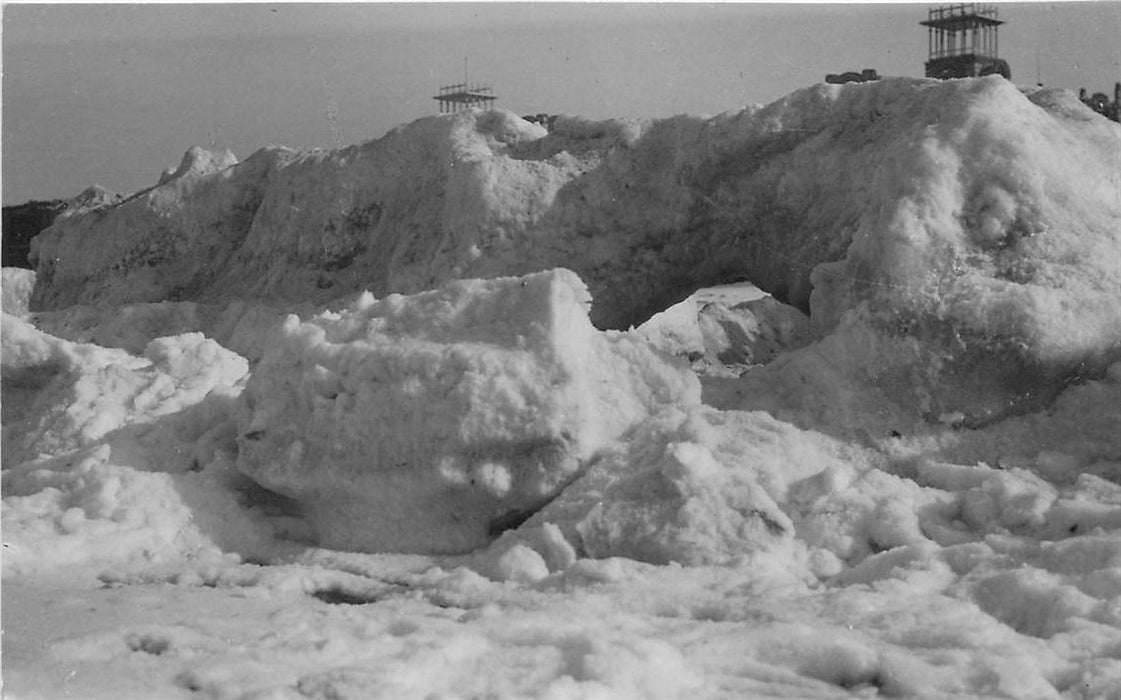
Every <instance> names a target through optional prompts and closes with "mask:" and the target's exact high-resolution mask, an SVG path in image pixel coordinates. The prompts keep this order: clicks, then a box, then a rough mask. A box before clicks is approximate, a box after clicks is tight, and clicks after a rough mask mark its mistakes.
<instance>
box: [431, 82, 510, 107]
mask: <svg viewBox="0 0 1121 700" xmlns="http://www.w3.org/2000/svg"><path fill="white" fill-rule="evenodd" d="M432 99H434V100H437V101H439V103H440V114H448V113H450V112H458V111H460V110H462V109H470V108H471V107H482V108H484V109H489V108H490V107H491V105H493V104H494V101H495V100H497V99H498V97H497V96H496V95H495V94H494V88H492V87H491V86H490V85H468V84H467V83H457V84H455V85H445V86H443V87H441V88H440V94H439V95H434V96H433V97H432Z"/></svg>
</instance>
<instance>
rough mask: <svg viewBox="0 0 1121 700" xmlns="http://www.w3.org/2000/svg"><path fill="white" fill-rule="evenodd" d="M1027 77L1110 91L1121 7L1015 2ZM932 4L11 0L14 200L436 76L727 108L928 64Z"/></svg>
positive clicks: (246, 145) (380, 99) (519, 89)
mask: <svg viewBox="0 0 1121 700" xmlns="http://www.w3.org/2000/svg"><path fill="white" fill-rule="evenodd" d="M999 8H1000V16H1001V19H1003V20H1005V21H1006V22H1007V24H1006V25H1005V26H1004V27H1003V28H1002V30H1001V36H1000V48H1001V56H1002V57H1003V58H1006V59H1007V60H1008V61H1009V62H1010V63H1011V65H1012V72H1013V78H1014V80H1016V81H1017V82H1022V83H1035V82H1036V81H1037V65H1038V78H1039V79H1040V80H1042V81H1043V82H1044V83H1045V84H1048V85H1056V86H1062V87H1068V88H1070V89H1072V90H1077V89H1078V88H1079V87H1080V86H1085V87H1087V88H1089V89H1090V91H1091V92H1095V91H1102V92H1107V93H1109V94H1110V95H1111V96H1112V91H1113V83H1114V82H1115V81H1117V80H1119V79H1121V42H1119V41H1118V40H1117V37H1118V36H1121V2H1117V1H1116V0H1103V1H1100V2H1089V3H1066V2H1064V3H1031V4H1002V5H1000V6H999ZM926 9H927V5H926V4H910V5H907V4H881V5H852V4H848V5H820V4H816V5H815V4H809V5H806V4H801V5H766V4H742V3H720V4H700V3H690V4H668V3H650V4H627V5H615V4H611V5H609V4H602V3H592V4H584V3H579V4H577V3H547V2H544V3H543V2H537V3H528V2H525V3H510V4H498V3H482V4H418V3H397V4H371V3H362V4H323V3H314V4H285V3H254V4H240V5H206V4H164V5H120V4H118V5H88V4H87V5H58V4H52V5H30V4H5V5H4V6H3V113H2V114H3V117H2V118H3V201H4V203H5V204H13V203H19V202H23V201H26V200H28V199H49V198H54V197H69V196H73V195H75V194H77V193H78V192H80V191H81V190H82V189H84V188H85V187H87V186H88V185H90V184H93V183H97V184H100V185H102V186H104V187H107V188H109V189H110V190H114V191H118V192H126V193H127V192H133V191H135V190H137V189H140V188H143V187H146V186H148V185H151V184H154V183H155V182H156V181H157V179H158V177H159V174H160V172H161V171H162V170H164V169H165V168H167V167H171V166H175V165H177V164H178V162H179V160H180V158H181V157H182V154H183V152H184V151H186V150H187V148H189V147H190V146H192V145H196V144H197V145H202V146H219V147H228V148H231V149H233V151H234V153H236V154H237V156H238V157H239V158H245V157H246V156H248V155H249V154H250V153H252V152H253V151H254V150H256V149H258V148H260V147H262V146H266V145H269V144H282V145H286V146H291V147H294V148H300V149H305V148H313V147H328V148H330V147H335V146H340V145H348V144H352V143H358V142H361V141H365V140H368V139H371V138H376V137H378V136H381V135H382V134H384V133H385V132H386V131H387V130H389V129H391V128H393V127H394V126H396V125H398V124H401V123H405V122H408V121H411V120H413V119H417V118H420V117H424V116H427V115H430V114H433V113H435V111H436V102H435V101H434V100H432V95H434V94H436V92H437V91H438V88H439V86H440V85H441V84H445V83H453V82H460V81H461V80H462V79H463V74H464V57H468V70H469V75H470V79H471V80H472V81H479V82H488V83H490V84H492V85H493V86H494V89H495V92H496V94H497V95H498V96H499V100H498V102H497V106H498V107H502V108H505V109H509V110H511V111H514V112H516V113H518V114H527V113H537V112H548V113H560V112H564V113H573V114H584V115H587V116H590V117H595V118H607V117H661V116H669V115H673V114H678V113H682V112H688V113H692V114H714V113H719V112H723V111H726V110H733V109H739V108H742V107H743V106H745V105H747V104H750V103H754V102H758V103H766V102H769V101H772V100H775V99H777V98H779V97H781V96H783V95H785V94H787V93H788V92H791V91H792V90H795V89H797V88H800V87H804V86H807V85H811V84H813V83H816V82H820V81H821V80H822V79H823V78H824V76H825V74H826V73H830V72H844V71H848V70H860V69H862V68H876V69H877V70H878V71H879V72H880V73H881V74H883V75H909V76H921V75H922V73H923V61H924V60H926V50H927V43H926V30H925V29H924V28H923V27H920V26H919V24H918V23H919V21H921V20H923V19H925V17H926Z"/></svg>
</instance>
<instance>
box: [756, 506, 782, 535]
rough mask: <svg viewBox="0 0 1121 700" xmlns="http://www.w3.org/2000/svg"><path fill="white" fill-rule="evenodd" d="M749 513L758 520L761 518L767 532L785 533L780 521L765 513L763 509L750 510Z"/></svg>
mask: <svg viewBox="0 0 1121 700" xmlns="http://www.w3.org/2000/svg"><path fill="white" fill-rule="evenodd" d="M751 514H752V515H753V516H755V517H757V518H759V519H760V520H762V521H763V525H765V526H766V527H767V532H769V533H771V534H772V535H785V534H786V528H785V527H783V526H782V523H780V522H778V521H777V520H775V519H774V518H772V517H771V516H769V515H767V514H766V513H764V512H763V511H761V510H752V511H751Z"/></svg>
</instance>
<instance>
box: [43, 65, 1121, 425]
mask: <svg viewBox="0 0 1121 700" xmlns="http://www.w3.org/2000/svg"><path fill="white" fill-rule="evenodd" d="M1118 162H1121V129H1119V127H1118V126H1117V125H1116V124H1113V123H1111V122H1109V121H1108V120H1105V119H1102V118H1100V117H1099V116H1097V115H1094V114H1093V113H1092V112H1090V111H1089V110H1088V109H1086V108H1085V107H1084V106H1083V105H1081V104H1080V103H1079V102H1078V100H1077V99H1076V98H1075V97H1074V96H1073V95H1070V94H1068V93H1063V92H1061V91H1047V90H1039V91H1036V92H1034V93H1031V94H1024V93H1022V92H1021V91H1020V90H1019V89H1017V88H1016V87H1015V86H1013V85H1012V84H1011V83H1009V82H1008V81H1005V80H1003V79H1001V78H999V77H991V78H984V79H977V80H963V81H927V80H917V79H904V78H898V79H887V80H882V81H879V82H876V83H869V84H850V85H844V86H831V85H817V86H814V87H810V88H806V89H803V90H800V91H797V92H795V93H793V94H791V95H790V96H788V97H786V98H784V99H782V100H779V101H778V102H775V103H774V104H771V105H769V106H767V107H765V108H749V109H746V110H744V111H741V112H735V113H728V114H724V115H720V116H717V117H714V118H698V117H687V116H682V117H675V118H672V119H665V120H660V121H654V122H648V123H636V124H630V123H623V122H613V121H609V122H590V121H587V120H582V119H579V118H572V117H570V118H560V119H558V120H557V121H556V123H555V124H554V125H553V128H552V130H551V131H550V132H548V133H546V132H545V130H544V129H543V128H542V127H540V126H538V125H535V124H530V123H528V122H524V121H522V120H520V119H518V118H517V117H516V116H514V115H512V114H509V113H506V112H502V111H493V112H465V113H460V114H457V115H448V116H444V117H433V118H427V119H421V120H419V121H417V122H414V123H412V124H409V125H406V126H403V127H400V128H398V129H396V130H394V131H392V132H390V133H389V134H387V135H386V136H384V137H382V138H380V139H377V140H374V141H369V142H367V143H364V144H361V145H358V146H353V147H350V148H347V149H343V150H339V151H329V152H328V151H317V152H311V153H294V152H291V151H285V150H283V149H268V150H264V151H260V152H258V153H256V154H254V155H252V156H251V157H249V158H248V159H246V160H245V161H244V162H242V163H239V164H231V163H232V161H231V159H229V158H227V157H224V156H223V157H219V156H213V157H212V156H210V155H207V154H205V152H202V151H200V150H193V151H192V152H190V153H188V156H187V158H186V159H185V161H184V163H183V164H182V165H181V166H180V167H179V168H178V170H177V171H176V172H174V173H171V174H169V175H167V176H166V177H165V178H162V179H161V184H159V185H158V186H156V187H154V188H153V189H151V190H148V191H146V192H143V193H139V194H137V195H136V196H134V197H132V198H131V199H129V200H128V201H126V202H124V203H121V204H118V205H114V206H110V207H102V208H99V209H95V210H93V211H89V212H87V213H85V214H84V215H74V216H69V217H66V218H64V219H62V220H60V221H59V222H57V223H56V224H55V225H54V226H53V227H52V228H51V229H49V230H48V231H47V232H45V233H44V234H42V235H40V236H39V237H38V238H36V239H35V241H34V244H33V245H34V250H33V257H35V259H36V261H37V264H38V274H39V282H38V284H37V285H36V289H35V292H34V295H33V298H32V307H33V308H35V309H52V308H60V307H64V306H68V305H71V304H75V303H102V302H104V303H110V302H111V303H123V302H135V301H160V300H197V301H209V302H213V301H218V300H223V299H228V298H230V297H231V296H233V297H241V298H246V297H255V298H258V299H267V300H269V301H270V302H278V303H284V302H289V303H295V302H296V301H297V300H299V301H302V302H309V301H311V302H324V301H328V300H331V299H337V298H339V297H340V296H343V295H345V294H349V293H356V292H359V291H360V290H363V289H367V288H368V289H370V290H371V291H372V292H373V293H374V294H375V295H377V296H379V297H380V296H383V295H385V294H387V293H391V292H400V293H411V292H416V291H420V290H424V289H430V288H432V287H435V286H438V285H439V284H441V283H443V282H446V281H448V280H451V279H460V278H472V277H484V278H485V277H494V276H501V275H509V274H523V273H526V272H531V271H535V270H542V269H550V268H553V267H557V266H564V267H568V268H570V269H572V270H574V271H575V272H576V273H577V274H579V275H580V277H581V278H582V279H583V280H585V281H586V283H587V284H588V287H589V289H590V290H591V292H592V295H593V297H594V298H595V300H596V302H595V305H594V306H593V308H592V320H593V322H595V323H596V325H598V326H599V327H626V326H627V325H630V324H636V323H638V322H640V321H642V320H645V318H647V317H648V316H650V315H651V314H652V313H653V312H655V311H658V310H661V309H663V308H665V307H667V306H668V305H669V304H670V303H672V302H675V301H678V300H680V299H682V298H684V297H685V296H686V295H687V294H689V293H690V292H692V291H693V290H694V289H696V288H697V287H699V286H702V285H707V284H713V283H719V282H723V281H729V280H737V279H743V278H748V279H751V280H752V281H753V282H754V283H755V284H756V285H758V286H759V287H761V288H762V289H764V290H766V291H768V292H770V293H771V294H773V295H774V296H775V297H776V298H777V299H779V300H780V301H786V302H789V303H791V304H793V305H795V306H797V307H799V308H801V309H802V310H803V311H809V312H810V315H811V320H812V322H813V324H814V328H815V330H816V334H817V336H818V337H823V336H826V335H829V334H832V336H831V337H832V338H833V340H832V341H830V342H831V343H832V345H831V346H830V348H829V352H830V353H832V354H835V355H836V354H841V355H847V356H849V358H850V361H849V362H848V363H847V365H846V366H845V367H844V368H842V371H843V372H844V373H846V374H850V375H851V374H854V373H856V374H859V375H861V381H863V380H865V379H866V380H868V381H871V382H872V383H873V384H875V385H876V386H879V387H881V388H882V389H883V390H884V391H885V392H886V393H887V394H888V395H890V396H894V397H895V399H896V400H898V401H899V402H900V403H902V404H906V405H908V406H915V407H917V408H918V410H920V411H921V412H922V413H923V414H924V415H926V416H927V417H931V418H933V417H938V416H942V415H952V414H955V413H963V414H968V415H967V416H966V417H967V420H970V421H974V422H983V421H985V420H990V419H992V418H993V417H994V416H999V415H1002V414H1003V413H1005V412H1007V411H1009V410H1017V408H1018V407H1019V406H1020V405H1021V404H1023V403H1024V402H1032V401H1038V400H1044V401H1045V400H1047V399H1048V398H1050V397H1051V396H1053V395H1054V393H1055V392H1056V391H1058V390H1059V389H1060V388H1061V387H1062V386H1063V385H1064V384H1065V383H1066V382H1068V381H1070V380H1071V379H1072V378H1078V377H1081V376H1085V375H1094V374H1095V373H1099V374H1100V372H1101V371H1103V370H1104V367H1105V366H1106V365H1107V364H1108V363H1109V361H1110V359H1112V358H1114V357H1116V356H1117V353H1118V348H1119V347H1121V307H1119V306H1118V305H1117V304H1116V299H1117V298H1118V295H1119V293H1121V286H1119V277H1121V274H1119V272H1118V270H1119V269H1121V266H1119V265H1118V254H1117V251H1118V249H1119V248H1121V240H1119V237H1121V234H1119V233H1118V232H1119V231H1121V171H1119V170H1118V168H1117V163H1118Z"/></svg>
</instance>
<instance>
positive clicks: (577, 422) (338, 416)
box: [238, 270, 700, 553]
mask: <svg viewBox="0 0 1121 700" xmlns="http://www.w3.org/2000/svg"><path fill="white" fill-rule="evenodd" d="M589 302H590V298H589V296H588V293H587V290H586V289H585V287H584V285H583V283H582V282H581V281H580V280H579V278H578V277H576V275H575V274H573V273H571V272H568V271H566V270H553V271H550V272H542V273H538V274H533V275H529V276H526V277H521V278H502V279H495V280H466V281H460V282H455V283H453V284H450V285H448V286H446V287H444V288H442V289H439V290H435V291H431V292H426V293H423V294H418V295H415V296H411V297H402V296H399V295H393V296H390V297H387V298H385V299H382V300H380V301H375V300H374V299H373V297H372V296H369V295H366V296H363V297H361V298H359V299H358V300H357V301H356V302H355V303H354V304H353V305H351V306H350V307H349V308H348V309H346V310H344V311H341V312H339V313H324V314H321V315H319V316H317V317H315V318H314V319H312V320H310V321H307V322H303V323H301V322H300V321H299V319H298V318H296V317H290V318H289V322H288V323H287V324H286V325H285V328H284V332H283V334H282V337H280V338H279V339H278V341H277V343H276V345H275V347H273V348H272V349H271V350H270V351H268V352H266V354H265V356H264V357H263V358H262V360H261V362H260V364H259V365H258V366H257V368H256V369H255V370H254V372H253V375H252V377H251V379H250V380H249V382H248V384H247V387H246V391H245V392H244V394H243V397H242V400H243V406H244V411H243V415H242V417H241V420H240V432H241V437H240V438H239V444H240V455H239V458H238V463H239V467H240V468H241V469H242V470H243V471H244V472H245V473H246V474H248V475H249V476H251V477H252V478H254V479H255V480H257V481H258V482H259V483H261V484H262V485H263V486H265V487H267V488H270V489H273V490H275V491H278V492H279V493H282V494H284V495H287V496H290V497H293V498H296V499H298V500H299V501H300V502H301V503H302V504H303V505H304V507H305V510H306V511H307V513H308V515H309V518H310V519H311V521H312V523H313V526H314V528H315V530H316V532H317V534H318V536H319V539H320V542H321V544H324V545H326V546H331V547H336V548H344V549H361V550H372V551H417V552H444V553H453V552H465V551H468V550H471V549H473V548H477V547H480V546H482V545H485V544H487V543H488V542H489V541H490V540H491V539H493V537H495V536H496V535H497V534H499V533H500V532H502V531H503V530H505V529H509V528H511V527H514V526H516V525H518V524H520V523H521V522H522V521H523V520H525V519H526V518H527V517H529V515H531V514H532V513H533V512H534V511H535V510H537V509H539V508H540V507H541V506H542V505H544V504H545V503H547V502H548V501H549V500H550V499H551V498H553V497H554V496H555V495H556V494H557V493H558V492H559V491H560V490H561V489H562V488H563V487H564V486H565V485H566V484H567V483H568V482H570V481H571V480H572V479H574V478H576V476H577V475H578V474H579V473H580V472H581V471H582V469H583V467H584V464H585V462H586V460H588V459H589V458H590V457H591V456H592V455H593V454H594V453H595V452H596V451H597V450H598V449H600V448H601V447H603V446H604V445H606V444H608V443H610V442H611V441H613V440H615V439H617V438H618V437H619V436H620V435H622V434H623V433H624V432H625V431H626V430H628V429H629V428H631V427H632V426H633V425H635V424H636V423H638V422H639V421H641V420H643V419H645V418H646V417H647V416H648V415H649V414H650V413H651V412H653V411H655V410H657V409H658V407H660V406H664V405H667V404H671V403H676V404H681V405H686V406H688V405H696V404H698V403H699V400H700V388H699V385H698V383H697V380H696V377H695V376H693V375H692V374H691V373H689V372H688V371H687V369H685V368H684V367H683V366H677V365H674V364H672V363H670V362H669V361H668V360H666V359H665V358H664V357H662V356H661V355H659V354H657V353H655V352H654V351H652V350H651V349H650V348H649V347H648V346H647V345H646V343H645V342H643V341H641V340H640V339H637V338H634V337H631V336H629V335H628V334H624V333H603V332H600V331H597V330H596V329H595V328H594V327H593V326H592V325H591V323H590V322H589V320H588V316H587V308H588V303H589Z"/></svg>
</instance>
